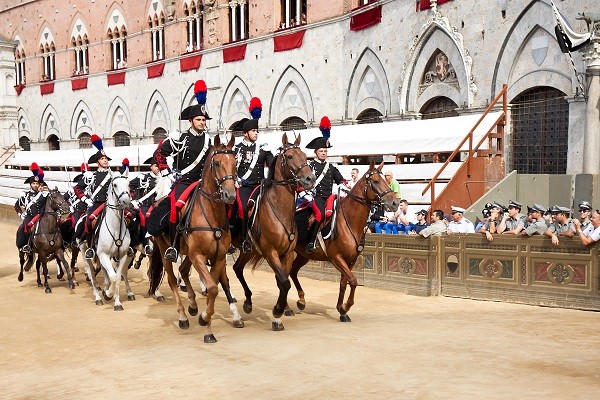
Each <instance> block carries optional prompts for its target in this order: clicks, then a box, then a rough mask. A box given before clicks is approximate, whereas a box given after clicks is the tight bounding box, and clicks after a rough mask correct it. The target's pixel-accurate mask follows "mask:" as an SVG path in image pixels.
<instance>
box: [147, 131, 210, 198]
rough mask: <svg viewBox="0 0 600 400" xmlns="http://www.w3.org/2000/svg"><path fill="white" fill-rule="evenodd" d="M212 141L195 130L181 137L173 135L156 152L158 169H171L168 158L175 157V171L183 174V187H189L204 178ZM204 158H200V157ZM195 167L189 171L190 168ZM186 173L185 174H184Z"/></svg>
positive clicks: (180, 135)
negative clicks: (204, 169)
mask: <svg viewBox="0 0 600 400" xmlns="http://www.w3.org/2000/svg"><path fill="white" fill-rule="evenodd" d="M210 146H211V143H210V139H209V138H208V136H207V135H206V134H205V133H200V134H197V133H196V131H195V130H193V128H190V129H188V130H187V131H185V132H181V133H180V134H179V135H177V134H176V133H175V134H171V135H170V136H169V137H168V138H167V139H165V141H164V142H163V143H162V144H161V145H160V146H159V147H158V149H156V151H155V152H154V158H155V159H156V162H157V163H158V168H159V169H160V170H161V171H163V170H165V169H168V168H169V165H168V164H167V157H169V156H171V157H173V169H175V170H176V171H178V172H179V173H181V180H180V183H181V185H178V186H182V185H183V186H184V187H187V186H189V185H190V184H192V183H193V182H196V181H199V180H200V178H201V177H202V170H203V168H204V162H205V161H206V155H207V154H208V152H209V150H210ZM201 154H202V156H201V157H200V158H199V156H200V155H201ZM191 165H193V167H191V168H190V169H189V170H187V171H186V169H188V167H189V166H191ZM184 171H185V172H184Z"/></svg>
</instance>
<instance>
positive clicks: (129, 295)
mask: <svg viewBox="0 0 600 400" xmlns="http://www.w3.org/2000/svg"><path fill="white" fill-rule="evenodd" d="M127 300H129V301H134V300H135V294H128V295H127Z"/></svg>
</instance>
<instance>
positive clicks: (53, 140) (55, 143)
mask: <svg viewBox="0 0 600 400" xmlns="http://www.w3.org/2000/svg"><path fill="white" fill-rule="evenodd" d="M47 142H48V150H60V140H59V139H58V136H56V135H50V136H48V139H47Z"/></svg>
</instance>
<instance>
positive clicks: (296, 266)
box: [290, 254, 308, 310]
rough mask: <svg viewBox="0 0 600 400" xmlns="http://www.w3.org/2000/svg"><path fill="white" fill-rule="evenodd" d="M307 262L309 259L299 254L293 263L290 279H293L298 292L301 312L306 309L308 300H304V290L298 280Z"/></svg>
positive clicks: (298, 304)
mask: <svg viewBox="0 0 600 400" xmlns="http://www.w3.org/2000/svg"><path fill="white" fill-rule="evenodd" d="M307 262H308V258H306V257H303V256H301V255H300V254H298V255H297V256H296V259H294V261H293V262H292V269H291V270H290V278H292V282H294V287H295V288H296V291H297V292H298V301H297V302H296V306H298V309H299V310H304V308H306V300H305V299H304V290H302V285H300V281H299V280H298V271H300V268H302V267H303V266H305V265H306V263H307Z"/></svg>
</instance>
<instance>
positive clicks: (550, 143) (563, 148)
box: [510, 87, 569, 174]
mask: <svg viewBox="0 0 600 400" xmlns="http://www.w3.org/2000/svg"><path fill="white" fill-rule="evenodd" d="M565 96H566V95H565V94H564V93H563V92H561V91H560V90H557V89H554V88H551V87H537V88H533V89H529V90H527V91H525V92H523V93H521V94H520V95H518V96H517V97H516V98H515V99H514V100H513V101H512V102H511V104H512V108H511V116H510V119H511V124H512V143H511V148H512V152H511V162H510V165H511V169H514V170H517V172H518V173H522V174H565V173H566V172H567V152H568V136H569V103H568V102H567V100H565Z"/></svg>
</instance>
